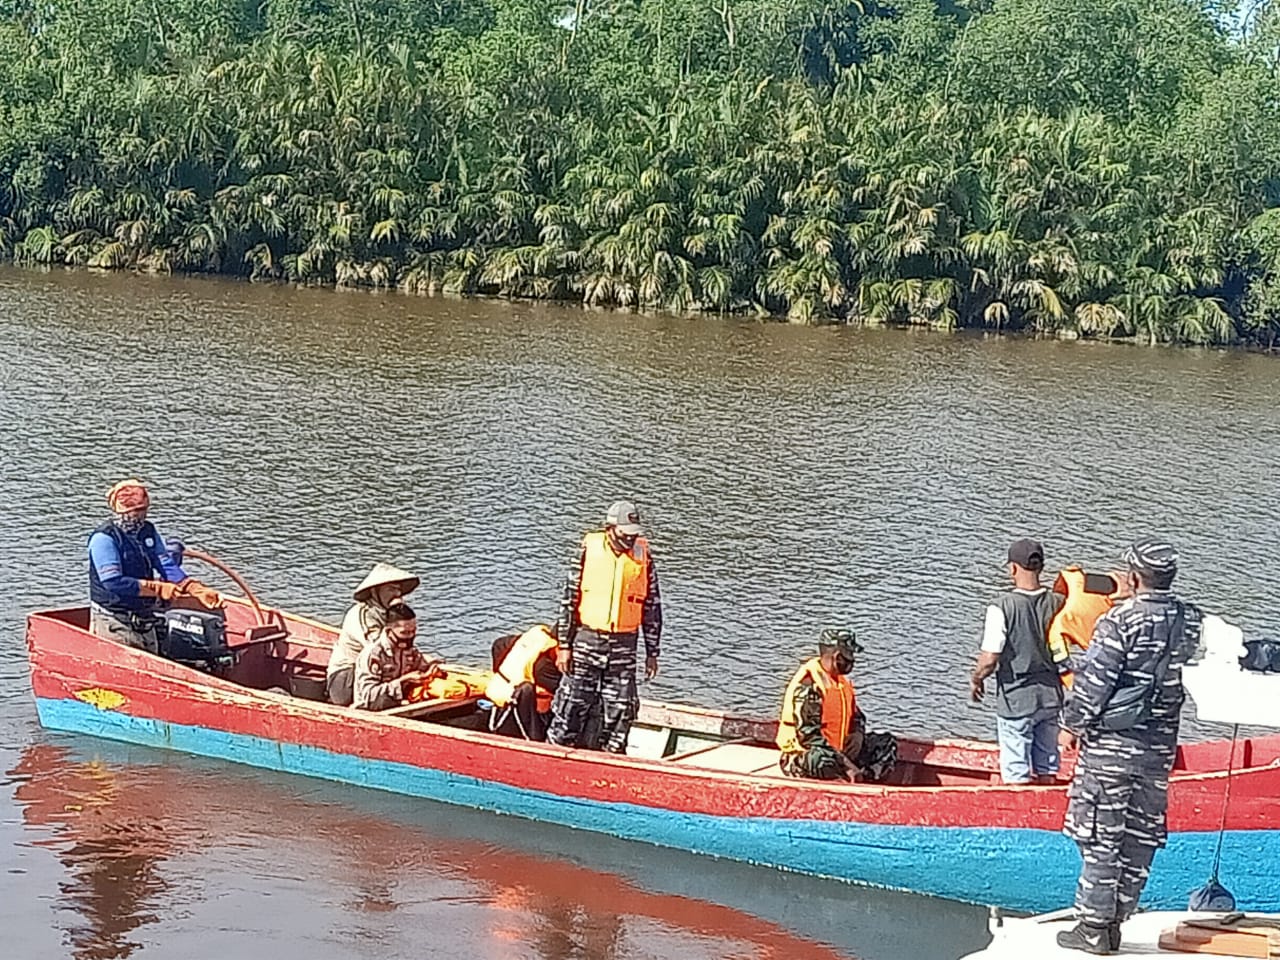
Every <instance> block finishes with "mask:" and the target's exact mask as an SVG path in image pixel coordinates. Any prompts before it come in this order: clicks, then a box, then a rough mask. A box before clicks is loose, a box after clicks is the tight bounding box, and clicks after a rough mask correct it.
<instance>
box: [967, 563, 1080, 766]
mask: <svg viewBox="0 0 1280 960" xmlns="http://www.w3.org/2000/svg"><path fill="white" fill-rule="evenodd" d="M1043 569H1044V548H1043V547H1042V546H1040V544H1039V543H1038V542H1036V541H1035V540H1018V541H1016V542H1015V543H1014V544H1013V546H1011V547H1010V548H1009V575H1010V577H1012V579H1013V589H1012V590H1009V591H1008V592H1007V593H1004V594H1002V595H1001V597H1000V599H999V600H998V601H997V602H996V603H993V604H991V605H990V606H988V607H987V617H986V624H985V626H984V627H983V631H982V648H981V652H980V653H979V654H978V663H977V666H975V667H974V668H973V677H972V678H971V680H970V691H971V694H972V696H973V700H974V702H975V703H976V702H978V701H980V700H982V698H983V697H984V696H985V695H986V680H987V677H989V676H991V675H992V674H995V677H996V734H997V739H998V740H999V741H1000V776H1001V778H1002V779H1003V780H1004V782H1005V783H1036V782H1042V783H1043V782H1051V781H1052V780H1053V778H1054V777H1055V776H1056V775H1057V773H1058V761H1059V755H1058V714H1059V711H1060V710H1061V709H1062V681H1061V679H1059V676H1058V668H1057V666H1055V665H1054V662H1053V657H1052V655H1051V654H1050V653H1049V645H1048V630H1049V622H1050V621H1051V620H1052V619H1053V617H1054V615H1055V614H1056V613H1057V612H1058V610H1059V608H1060V607H1061V606H1062V601H1063V597H1062V596H1061V594H1057V593H1054V592H1052V591H1050V590H1048V589H1047V588H1045V587H1043V586H1041V584H1040V571H1041V570H1043Z"/></svg>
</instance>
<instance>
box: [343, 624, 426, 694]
mask: <svg viewBox="0 0 1280 960" xmlns="http://www.w3.org/2000/svg"><path fill="white" fill-rule="evenodd" d="M430 662H431V661H429V660H428V659H427V658H426V657H425V656H424V655H423V654H422V651H420V650H419V649H418V648H417V647H408V648H405V647H399V646H396V644H394V643H392V641H391V638H390V637H388V636H387V635H386V634H385V633H382V634H380V635H379V636H378V639H377V640H375V641H374V642H373V643H372V644H371V645H370V646H369V647H367V648H365V650H364V651H363V652H362V653H361V654H360V656H359V657H357V658H356V676H355V701H354V702H353V703H352V706H354V707H356V708H358V709H360V710H386V709H387V708H388V707H394V706H397V705H398V704H400V703H401V702H403V700H404V696H403V694H402V691H401V687H400V678H401V677H403V676H404V675H405V674H406V673H413V672H414V671H415V670H425V669H427V666H428V665H429V664H430Z"/></svg>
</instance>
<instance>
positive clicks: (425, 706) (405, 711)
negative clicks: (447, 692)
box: [378, 696, 480, 719]
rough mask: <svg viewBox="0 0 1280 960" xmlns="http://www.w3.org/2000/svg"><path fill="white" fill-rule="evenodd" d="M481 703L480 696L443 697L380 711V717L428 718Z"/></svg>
mask: <svg viewBox="0 0 1280 960" xmlns="http://www.w3.org/2000/svg"><path fill="white" fill-rule="evenodd" d="M479 702H480V697H479V696H474V697H451V698H444V697H442V698H439V699H436V700H420V701H418V702H417V703H403V704H401V705H400V706H398V707H390V708H388V709H386V710H379V711H378V715H379V716H381V717H408V718H411V719H412V718H416V717H428V716H430V715H431V714H433V713H442V712H444V711H445V710H449V709H451V708H453V707H474V706H475V705H476V704H477V703H479Z"/></svg>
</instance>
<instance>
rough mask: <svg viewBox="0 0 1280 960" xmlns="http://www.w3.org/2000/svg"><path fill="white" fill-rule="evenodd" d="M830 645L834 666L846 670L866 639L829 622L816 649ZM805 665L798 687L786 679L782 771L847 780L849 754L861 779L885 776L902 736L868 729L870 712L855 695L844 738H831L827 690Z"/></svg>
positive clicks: (821, 650)
mask: <svg viewBox="0 0 1280 960" xmlns="http://www.w3.org/2000/svg"><path fill="white" fill-rule="evenodd" d="M829 651H835V652H836V669H837V670H839V671H841V673H847V672H848V671H849V670H850V669H852V667H853V662H854V658H855V657H856V655H857V654H859V653H861V652H862V645H861V644H860V643H858V640H857V638H856V637H855V636H854V634H853V631H852V630H842V629H835V628H829V629H826V630H823V631H822V635H821V637H820V639H819V641H818V652H819V655H822V654H825V653H827V652H829ZM807 670H808V664H806V665H804V666H802V667H801V668H800V670H799V671H797V679H795V680H792V683H793V684H795V688H794V690H793V689H792V686H791V684H788V685H787V693H786V694H784V695H783V697H784V699H785V698H786V697H787V696H790V697H791V703H790V704H789V705H787V704H784V709H783V711H782V718H781V720H780V724H779V732H778V737H779V740H778V745H779V747H781V753H780V754H779V755H778V766H779V767H780V768H781V770H782V772H783V773H784V774H785V775H786V776H788V777H800V778H803V779H807V780H843V779H845V778H846V771H847V765H846V763H845V760H846V758H847V759H848V760H849V761H850V762H852V763H853V765H854V766H856V767H857V768H858V770H859V774H858V776H859V779H861V780H863V781H875V780H883V779H884V778H885V777H887V776H888V775H889V772H890V771H891V770H893V767H894V765H895V764H896V763H897V761H898V741H897V740H896V739H895V738H894V737H893V736H892V735H891V734H888V733H867V718H866V715H865V714H863V712H862V710H861V709H860V708H859V707H858V706H857V703H856V701H855V703H854V708H853V718H852V720H851V722H850V723H849V732H848V733H847V734H846V735H845V738H844V743H842V744H838V745H837V744H834V743H832V742H831V741H829V740H828V739H827V737H826V734H824V733H823V731H822V713H823V693H822V690H821V689H820V688H819V687H818V685H817V684H816V683H815V682H814V678H813V675H812V674H810V673H807V672H804V671H807ZM850 689H852V688H850ZM787 706H789V707H790V709H789V710H788V709H786V708H787ZM791 717H794V718H795V720H794V722H795V733H794V738H793V737H792V735H791V734H789V733H788V732H787V730H786V728H787V727H788V726H789V725H790V722H791V721H790V720H789V719H788V718H791ZM842 755H843V756H842Z"/></svg>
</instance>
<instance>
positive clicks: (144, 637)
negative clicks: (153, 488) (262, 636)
mask: <svg viewBox="0 0 1280 960" xmlns="http://www.w3.org/2000/svg"><path fill="white" fill-rule="evenodd" d="M107 504H108V506H110V508H111V512H112V514H113V515H114V516H113V517H112V518H111V519H110V520H108V521H107V522H106V523H104V524H102V526H100V527H98V529H96V530H95V531H94V532H93V533H92V535H90V537H89V629H90V631H91V632H92V633H93V635H94V636H96V637H101V638H103V639H104V640H115V641H116V642H118V643H123V644H125V645H126V646H130V647H137V648H138V649H141V650H146V651H147V652H149V653H159V652H160V644H159V635H158V632H157V626H158V616H157V614H158V612H159V610H160V609H161V607H160V604H162V603H164V602H165V601H169V600H173V599H176V598H177V597H191V598H193V599H194V600H196V601H197V602H199V603H200V604H201V605H202V606H205V607H207V608H209V609H214V608H216V607H219V606H221V605H222V598H221V597H220V596H218V593H217V591H215V590H211V589H210V588H209V587H206V586H205V585H204V584H202V583H200V582H199V581H198V580H193V579H192V578H191V577H189V576H187V574H186V572H185V571H184V570H183V569H182V567H181V566H180V565H179V563H178V562H177V560H176V559H175V558H174V557H173V555H172V554H171V553H170V551H169V548H168V546H167V545H166V544H165V542H164V540H163V539H162V538H161V536H160V534H159V533H158V532H157V531H156V528H155V525H154V524H152V523H151V522H150V521H149V520H147V511H148V510H149V509H150V506H151V497H150V494H148V492H147V488H146V487H144V486H143V485H142V484H141V483H139V482H138V481H137V480H122V481H120V482H119V483H117V484H116V485H115V486H114V487H112V488H111V490H110V491H109V492H108V493H107Z"/></svg>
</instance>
